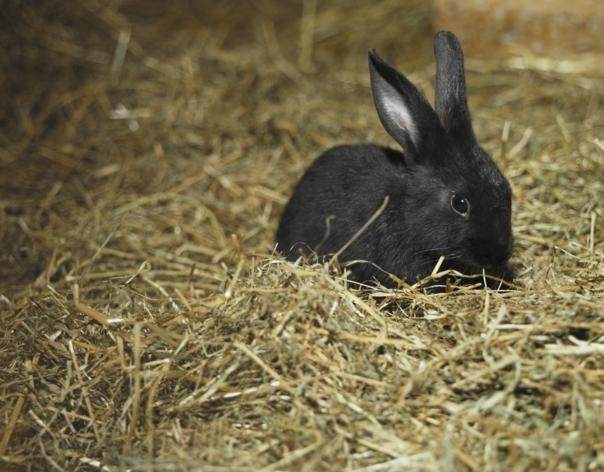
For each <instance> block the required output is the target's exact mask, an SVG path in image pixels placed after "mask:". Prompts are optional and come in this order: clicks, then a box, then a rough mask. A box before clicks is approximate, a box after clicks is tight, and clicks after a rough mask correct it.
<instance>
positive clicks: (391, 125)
mask: <svg viewBox="0 0 604 472" xmlns="http://www.w3.org/2000/svg"><path fill="white" fill-rule="evenodd" d="M369 75H370V79H371V93H372V95H373V101H374V103H375V107H376V109H377V112H378V116H379V118H380V121H381V122H382V125H383V126H384V128H385V129H386V131H387V132H388V134H390V136H392V137H393V138H394V139H395V140H396V141H397V142H398V143H399V144H400V145H401V146H402V147H403V149H405V151H408V152H409V154H410V155H411V156H410V157H412V158H413V159H415V160H417V159H420V158H421V157H422V156H424V155H429V154H430V147H433V146H434V145H435V143H436V142H437V141H438V140H437V138H438V134H439V131H440V133H442V127H441V126H440V124H439V122H438V117H437V116H436V114H435V113H434V110H432V107H430V105H429V104H428V102H427V100H426V99H425V98H424V96H423V95H422V94H421V93H420V92H419V91H418V90H417V88H415V86H414V85H413V84H412V83H411V82H409V80H408V79H407V78H406V77H405V76H404V75H402V74H401V73H400V72H398V71H397V70H396V69H394V68H393V67H391V66H390V65H388V64H387V63H386V62H385V61H384V60H383V59H382V58H380V57H379V56H378V55H377V53H376V52H375V51H374V50H369Z"/></svg>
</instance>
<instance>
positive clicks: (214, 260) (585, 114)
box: [0, 0, 604, 471]
mask: <svg viewBox="0 0 604 472" xmlns="http://www.w3.org/2000/svg"><path fill="white" fill-rule="evenodd" d="M216 3H217V5H214V6H212V7H211V8H210V6H209V5H213V3H212V4H210V3H208V4H207V5H205V4H203V3H198V4H195V5H194V6H193V7H191V14H184V13H183V11H184V10H183V7H184V6H185V5H186V4H188V3H187V2H184V1H182V2H175V3H171V4H170V5H172V6H162V5H163V3H162V2H127V3H125V4H122V5H119V2H107V3H100V2H98V3H97V2H95V1H88V2H81V3H79V4H76V3H75V2H74V3H71V2H70V3H69V8H67V7H65V6H64V4H63V3H62V2H58V1H56V2H52V1H44V2H36V4H37V6H36V8H35V9H34V8H33V7H32V6H31V5H32V4H33V3H28V2H17V1H16V0H9V2H8V3H7V4H6V6H5V7H4V8H3V11H2V12H1V13H0V17H1V18H2V22H3V27H2V28H0V40H1V41H2V43H3V44H7V45H9V47H8V48H7V49H6V51H7V54H6V55H5V56H0V61H3V63H2V64H1V67H2V70H4V71H5V75H4V76H3V77H2V79H1V80H2V81H3V82H2V83H1V87H2V92H3V93H2V94H1V95H0V99H1V100H2V102H1V103H0V105H1V108H0V109H1V110H2V111H1V114H0V124H1V129H2V134H1V135H0V162H1V164H0V165H1V167H2V170H1V175H0V184H1V190H2V193H1V194H0V205H1V207H2V211H1V212H0V238H1V242H0V244H1V247H2V254H1V257H2V260H1V261H0V262H1V264H0V382H1V384H0V412H1V414H0V425H1V427H0V464H2V465H1V466H0V467H2V468H3V469H6V470H21V469H34V470H53V469H56V470H107V471H112V470H121V469H124V470H125V469H129V470H151V469H153V468H154V467H155V468H156V469H157V470H222V469H225V470H226V469H228V470H249V469H254V470H258V469H260V468H262V467H264V468H265V470H291V469H296V470H315V469H324V470H325V469H327V470H334V469H347V470H366V471H385V470H453V469H455V470H466V469H467V470H509V469H511V468H514V469H516V470H601V469H603V468H604V439H603V438H604V400H603V398H604V369H603V367H602V366H603V358H604V318H603V317H604V309H603V305H604V295H603V291H604V214H602V200H603V195H604V170H603V169H604V69H603V68H602V61H601V58H600V62H597V61H596V60H595V59H594V58H593V57H587V56H585V55H583V56H576V57H564V58H560V57H553V58H550V59H547V58H535V57H528V56H527V57H515V58H510V59H509V60H505V61H495V60H492V61H490V62H489V61H481V62H477V61H475V60H474V61H472V59H471V58H470V60H469V63H468V68H469V76H468V81H469V86H470V94H471V102H472V103H471V105H472V106H473V109H474V118H475V121H476V125H477V132H478V134H479V136H480V137H481V139H482V141H483V143H484V144H485V147H486V148H487V149H488V150H489V151H490V152H492V153H493V155H494V156H495V158H496V159H497V160H498V162H499V163H500V164H501V165H502V166H503V167H504V169H505V171H506V173H507V175H508V176H509V178H510V180H511V182H512V185H513V188H514V193H515V200H514V211H515V213H514V226H515V233H516V237H517V246H516V251H515V261H516V264H517V265H518V267H519V273H520V277H519V279H518V281H517V287H516V288H515V289H514V290H511V291H506V292H497V291H493V290H475V289H474V290H473V289H459V290H454V291H452V292H450V293H445V294H435V295H426V294H424V293H423V292H422V290H421V289H420V288H417V287H402V288H401V289H400V290H378V289H373V290H357V289H354V288H351V287H347V283H346V281H345V278H344V276H342V275H341V274H336V273H328V271H327V270H326V269H325V268H324V267H320V266H313V267H308V266H295V265H292V264H289V263H285V262H284V261H282V260H281V259H280V258H279V257H278V256H277V255H276V254H274V253H273V251H272V235H273V232H274V229H275V226H276V223H277V219H278V216H279V213H280V210H281V208H282V205H283V203H284V202H285V200H286V198H287V196H288V194H289V192H290V189H291V187H292V185H293V183H294V182H295V180H296V179H297V178H298V177H299V176H300V175H301V173H302V172H303V170H304V169H305V168H306V167H307V166H308V164H309V163H310V162H311V160H312V159H313V158H314V157H315V156H316V155H317V153H318V152H320V151H321V150H322V149H324V148H325V147H327V146H330V145H335V144H338V143H345V142H357V141H379V142H384V143H388V142H389V140H388V139H387V137H386V136H385V133H384V132H383V131H382V130H381V129H380V127H379V124H378V120H377V118H376V115H375V112H374V111H373V109H372V105H371V101H370V97H369V91H368V78H367V72H366V65H365V56H364V55H365V50H366V48H367V47H369V46H372V47H376V48H377V49H378V50H379V51H381V52H382V53H383V54H384V55H385V56H386V57H388V58H389V59H390V60H392V61H393V62H394V63H396V64H397V65H399V66H401V67H402V68H403V70H405V71H407V72H411V74H410V75H411V77H412V78H413V79H414V80H416V81H417V82H418V83H419V84H421V86H422V87H423V88H424V90H425V91H426V93H427V94H428V95H429V96H431V93H432V92H431V88H432V85H431V83H432V80H433V75H432V74H433V72H432V60H431V56H430V49H431V44H430V41H431V31H430V22H429V15H430V12H429V11H427V10H426V7H425V6H424V5H425V3H424V2H421V1H414V2H409V6H408V7H407V8H404V9H403V10H404V11H402V10H401V6H400V2H397V1H394V0H380V1H379V2H375V1H371V2H370V1H368V0H367V1H362V2H359V3H358V5H357V6H355V7H354V8H351V7H350V5H349V3H347V2H333V3H332V4H331V5H330V6H329V7H327V6H325V5H324V4H323V3H321V5H320V7H319V8H318V10H315V9H314V5H315V2H313V1H312V0H307V1H305V2H304V3H303V4H302V3H300V2H293V1H292V2H290V1H287V2H273V3H270V2H266V1H257V2H251V3H250V4H248V5H247V6H242V3H241V2H235V1H224V2H216ZM28 5H29V6H28ZM108 5H109V6H108ZM313 12H315V13H316V14H313ZM401 45H402V46H401ZM418 48H419V49H418ZM7 72H9V73H8V74H7Z"/></svg>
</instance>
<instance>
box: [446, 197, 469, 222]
mask: <svg viewBox="0 0 604 472" xmlns="http://www.w3.org/2000/svg"><path fill="white" fill-rule="evenodd" d="M451 208H453V211H454V212H455V213H459V214H460V215H461V216H463V217H464V218H467V217H468V215H469V214H470V202H469V201H468V199H467V198H466V197H463V196H461V195H453V196H452V197H451Z"/></svg>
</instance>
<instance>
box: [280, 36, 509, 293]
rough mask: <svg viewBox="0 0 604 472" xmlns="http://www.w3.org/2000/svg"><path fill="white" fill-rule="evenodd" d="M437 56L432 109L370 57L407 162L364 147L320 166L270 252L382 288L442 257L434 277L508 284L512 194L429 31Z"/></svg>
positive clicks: (386, 118) (454, 43)
mask: <svg viewBox="0 0 604 472" xmlns="http://www.w3.org/2000/svg"><path fill="white" fill-rule="evenodd" d="M434 55H435V57H436V105H435V110H433V109H432V107H431V106H430V104H429V103H428V101H427V100H426V98H425V97H424V96H423V95H422V94H421V93H420V92H419V91H418V90H417V89H416V88H415V86H414V85H413V84H412V83H411V82H410V81H409V80H408V79H407V78H406V77H405V76H404V75H402V74H401V73H399V72H398V71H396V70H395V69H394V68H392V67H391V66H390V65H388V64H387V63H386V62H385V61H384V60H382V59H381V58H380V57H379V56H378V55H377V54H376V53H375V51H373V50H370V51H369V73H370V78H371V90H372V94H373V100H374V102H375V106H376V108H377V111H378V115H379V118H380V121H381V122H382V125H383V126H384V128H385V129H386V131H387V132H388V133H389V134H390V136H392V137H393V138H394V139H395V141H397V142H398V144H400V145H401V146H402V148H403V150H404V152H403V153H400V152H398V151H394V150H391V149H388V148H385V147H381V146H376V145H372V144H361V145H346V146H337V147H334V148H332V149H329V150H328V151H326V152H324V153H323V154H322V155H321V156H319V158H318V159H317V160H316V161H315V162H314V163H313V164H312V165H311V167H310V168H309V169H308V171H307V172H306V174H305V175H304V177H303V178H302V179H301V180H300V182H299V183H298V184H297V186H296V188H295V190H294V192H293V195H292V197H291V199H290V200H289V202H288V204H287V206H286V208H285V211H284V213H283V216H282V219H281V223H280V225H279V228H278V230H277V243H278V245H277V247H278V249H279V250H280V251H282V252H283V253H284V254H285V255H286V256H287V258H288V259H291V260H296V259H297V258H298V257H299V256H300V255H305V256H310V255H315V254H316V255H318V256H319V257H322V258H323V257H325V256H329V257H331V256H333V255H334V254H335V255H337V259H338V260H339V261H340V262H346V263H347V265H349V267H350V270H351V273H352V276H353V278H354V279H356V280H357V281H360V282H369V281H371V280H372V279H377V280H378V281H380V282H381V283H383V284H385V285H392V284H393V279H392V278H391V277H389V275H388V274H389V273H390V274H394V275H395V276H397V277H399V278H402V279H405V280H406V281H408V282H411V283H414V282H415V281H417V280H418V279H419V278H423V277H424V276H427V275H429V274H430V273H431V271H432V270H433V268H434V266H435V264H436V263H437V261H438V259H439V258H440V256H445V262H444V266H442V267H443V268H452V269H457V270H460V271H462V272H465V273H469V274H481V273H482V271H483V269H484V271H485V272H486V273H487V274H490V275H493V276H495V277H503V278H505V279H509V278H510V277H511V272H510V270H509V269H508V266H507V262H508V259H509V258H510V256H511V252H512V241H513V239H512V230H511V190H510V185H509V183H508V181H507V180H506V178H505V177H504V176H503V174H502V173H501V172H500V171H499V169H498V168H497V166H496V164H495V163H494V162H493V160H492V159H491V157H490V156H489V155H488V154H487V153H486V152H485V151H484V150H483V149H482V148H481V147H480V145H479V144H478V143H477V141H476V138H475V136H474V132H473V130H472V122H471V120H470V112H469V110H468V104H467V100H466V83H465V76H464V62H463V51H462V48H461V45H460V43H459V41H458V40H457V38H456V37H455V35H453V34H452V33H449V32H446V31H441V32H440V33H438V34H437V35H436V37H435V38H434ZM368 223H369V224H368ZM360 230H362V231H360Z"/></svg>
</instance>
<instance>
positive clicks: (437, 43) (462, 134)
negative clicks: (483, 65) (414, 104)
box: [434, 31, 474, 141]
mask: <svg viewBox="0 0 604 472" xmlns="http://www.w3.org/2000/svg"><path fill="white" fill-rule="evenodd" d="M434 57H435V59H436V87H435V90H436V99H435V110H436V114H437V115H438V118H439V119H440V122H441V123H442V125H443V127H444V128H445V130H446V131H447V132H448V133H449V134H450V135H451V136H452V137H454V138H458V139H461V140H472V141H473V140H474V132H473V131H472V121H471V119H470V111H469V110H468V101H467V99H466V78H465V72H464V64H463V63H464V61H463V50H462V49H461V44H460V43H459V40H458V39H457V37H456V36H455V35H454V34H453V33H450V32H448V31H441V32H439V33H437V35H436V36H435V37H434Z"/></svg>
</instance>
